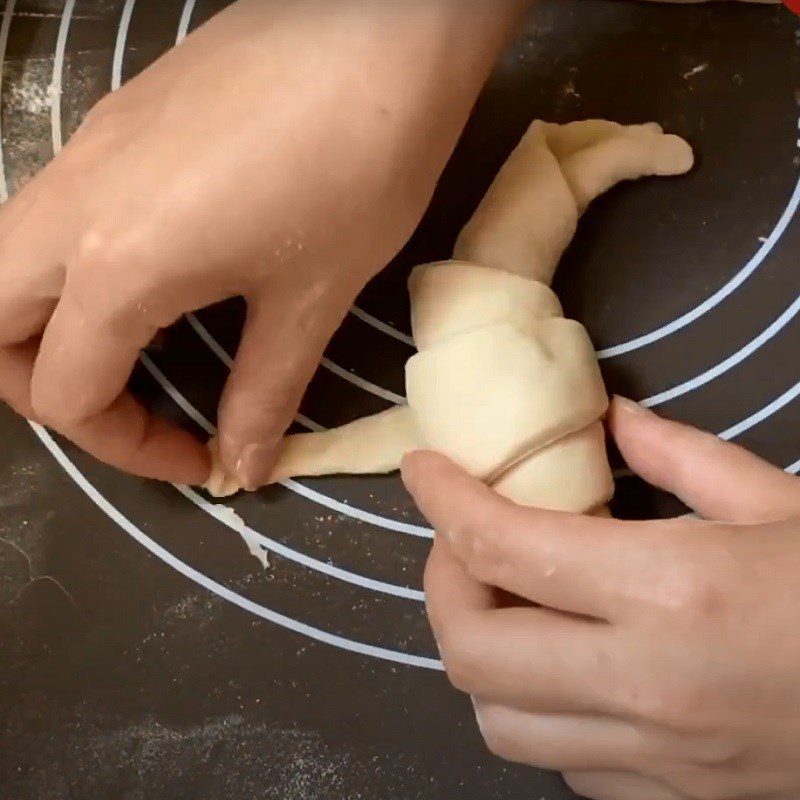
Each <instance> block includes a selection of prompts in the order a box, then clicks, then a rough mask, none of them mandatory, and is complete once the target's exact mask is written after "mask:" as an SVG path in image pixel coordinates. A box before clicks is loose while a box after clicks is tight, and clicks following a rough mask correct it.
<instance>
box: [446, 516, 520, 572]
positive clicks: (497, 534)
mask: <svg viewBox="0 0 800 800" xmlns="http://www.w3.org/2000/svg"><path fill="white" fill-rule="evenodd" d="M455 536H456V538H460V537H467V536H468V539H469V546H468V547H467V548H465V552H464V557H465V561H466V566H467V569H468V570H469V572H470V573H471V574H472V576H473V577H475V578H477V579H478V580H479V581H481V582H482V583H486V584H489V585H495V586H499V585H503V584H504V583H505V578H506V577H507V575H508V572H509V570H510V568H511V562H510V559H509V554H508V547H507V541H506V540H507V536H505V535H504V533H503V531H502V529H500V528H499V527H498V528H490V527H487V526H481V527H479V528H477V529H475V530H472V531H470V532H469V533H468V534H467V533H462V532H459V531H457V532H456V533H455Z"/></svg>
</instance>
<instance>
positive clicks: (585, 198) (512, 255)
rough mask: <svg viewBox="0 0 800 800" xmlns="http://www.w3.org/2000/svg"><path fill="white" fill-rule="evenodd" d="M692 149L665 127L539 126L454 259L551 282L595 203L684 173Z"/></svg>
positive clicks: (489, 196) (471, 224)
mask: <svg viewBox="0 0 800 800" xmlns="http://www.w3.org/2000/svg"><path fill="white" fill-rule="evenodd" d="M693 163H694V156H693V153H692V149H691V147H690V146H689V145H688V144H687V143H686V142H685V141H683V139H680V138H679V137H677V136H672V135H669V134H665V133H664V132H663V131H662V129H661V127H660V126H659V125H656V124H655V123H648V124H646V125H629V126H623V125H618V124H616V123H613V122H605V121H603V120H586V121H583V122H573V123H570V124H568V125H554V124H551V123H545V122H534V123H533V125H531V127H530V129H529V130H528V132H527V134H526V135H525V137H524V138H523V140H522V142H521V143H520V144H519V146H518V147H517V149H516V150H515V151H514V153H512V155H511V157H510V159H509V160H508V162H507V163H506V164H505V166H504V167H503V168H502V169H501V170H500V173H499V174H498V176H497V178H496V179H495V182H494V183H493V184H492V186H491V188H490V189H489V192H488V194H487V195H486V197H485V198H484V200H483V202H482V203H481V205H480V206H479V207H478V210H477V211H476V212H475V216H474V217H473V218H472V220H471V221H470V222H469V224H468V225H467V226H466V228H465V229H464V231H463V232H462V234H461V236H460V237H459V240H458V242H457V244H456V248H455V258H456V259H459V260H464V261H471V262H474V263H476V264H483V265H484V266H488V267H495V268H497V269H504V270H506V271H508V272H513V273H516V274H517V275H522V276H524V277H526V278H531V279H533V280H538V281H541V282H542V283H547V284H549V283H550V282H551V281H552V279H553V275H554V274H555V271H556V268H557V266H558V262H559V261H560V260H561V257H562V255H563V254H564V251H565V250H566V248H567V246H568V245H569V243H570V242H571V241H572V237H573V236H574V234H575V230H576V227H577V224H578V218H579V217H580V215H581V214H582V213H583V212H584V211H585V210H586V208H587V207H588V206H589V204H590V203H591V202H592V200H594V199H595V198H596V197H599V196H600V195H601V194H603V193H604V192H606V191H608V190H609V189H610V188H611V187H612V186H615V185H616V184H617V183H620V182H622V181H626V180H633V179H635V178H642V177H645V176H651V175H680V174H683V173H685V172H688V171H689V170H690V169H691V167H692V165H693Z"/></svg>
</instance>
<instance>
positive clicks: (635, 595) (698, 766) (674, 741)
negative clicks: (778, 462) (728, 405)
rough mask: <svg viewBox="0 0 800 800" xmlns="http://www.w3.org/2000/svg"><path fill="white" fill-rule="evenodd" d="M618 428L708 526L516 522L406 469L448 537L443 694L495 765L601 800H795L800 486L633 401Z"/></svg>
mask: <svg viewBox="0 0 800 800" xmlns="http://www.w3.org/2000/svg"><path fill="white" fill-rule="evenodd" d="M609 422H610V427H611V431H612V433H613V435H614V437H615V439H616V441H617V444H618V445H619V448H620V450H621V452H622V454H623V456H624V457H625V459H626V460H627V462H628V464H629V466H630V467H631V468H632V469H633V470H634V471H635V472H637V473H638V474H639V475H641V476H642V477H643V478H644V479H645V480H647V481H649V482H650V483H652V484H654V485H655V486H658V487H660V488H663V489H665V490H668V491H670V492H672V493H674V494H675V495H677V496H678V497H679V498H680V499H681V500H683V501H684V502H685V503H686V504H687V505H688V506H690V507H691V508H693V509H694V510H695V511H697V513H698V514H699V515H700V516H702V517H703V518H704V520H700V519H695V518H680V519H673V520H660V521H646V522H623V521H619V520H611V519H600V518H589V517H582V516H577V515H571V514H562V513H556V512H549V511H541V510H537V509H531V508H522V507H519V506H516V505H514V504H513V503H510V502H509V501H507V500H504V499H503V498H501V497H499V496H498V495H497V494H496V493H494V492H492V491H491V490H490V489H488V488H486V487H485V486H484V485H483V484H481V483H479V482H478V481H476V480H473V479H472V478H470V477H468V476H467V475H465V474H464V473H463V472H462V471H461V470H460V469H458V468H457V467H455V466H454V465H453V464H451V463H450V462H449V461H448V460H447V459H445V458H443V457H441V456H437V455H434V454H432V453H417V454H414V455H412V456H409V457H408V458H407V459H406V462H405V464H404V479H405V481H406V485H407V486H408V488H409V490H410V491H411V493H412V494H413V495H414V497H415V499H416V500H417V502H418V504H419V506H420V508H421V510H422V511H423V513H424V514H425V515H426V516H427V517H428V519H429V520H430V521H431V523H432V524H433V525H434V526H435V527H436V529H437V531H438V534H437V537H436V543H435V546H434V549H433V553H432V555H431V558H430V561H429V563H428V569H427V573H426V581H425V583H426V590H427V600H428V611H429V614H430V618H431V624H432V626H433V629H434V632H435V635H436V638H437V641H438V644H439V648H440V650H441V655H442V659H443V661H444V663H445V667H446V668H447V672H448V675H449V677H450V680H451V681H452V682H453V684H454V685H455V686H456V687H457V688H459V689H460V690H462V691H464V692H466V693H468V694H470V695H471V696H472V698H473V702H474V705H475V711H476V716H477V719H478V724H479V726H480V729H481V732H482V734H483V736H484V738H485V739H486V742H487V744H488V746H489V748H490V749H491V750H492V752H494V753H495V754H497V755H499V756H501V757H503V758H506V759H509V760H512V761H518V762H522V763H525V764H534V765H536V766H538V767H542V768H549V769H554V770H558V771H560V772H563V773H564V777H565V779H566V781H567V783H568V784H569V785H570V786H571V787H572V788H573V789H574V790H575V791H576V792H578V793H579V794H581V795H584V796H586V797H589V798H593V800H680V799H686V798H690V799H691V800H712V799H713V800H733V798H748V800H762V798H763V799H764V800H766V798H772V799H773V800H796V798H798V797H800V628H799V627H798V616H799V615H800V479H797V478H795V477H793V476H790V475H786V474H785V473H783V472H781V471H780V470H778V469H775V468H774V467H771V466H770V465H768V464H767V463H766V462H764V461H761V460H760V459H758V458H756V457H755V456H753V455H751V454H749V453H747V452H746V451H745V450H742V449H741V448H739V447H737V446H735V445H732V444H726V443H725V442H722V441H721V440H719V439H717V438H716V437H714V436H711V435H709V434H705V433H701V432H699V431H697V430H694V429H692V428H688V427H685V426H683V425H679V424H677V423H673V422H668V421H665V420H662V419H660V418H658V417H657V416H655V415H654V414H652V413H650V412H648V411H645V410H644V409H641V408H639V407H638V406H635V405H634V404H632V403H629V402H627V401H621V400H617V401H615V402H614V403H613V404H612V409H611V412H610V420H609ZM705 520H714V521H705ZM489 587H498V588H499V589H500V590H502V592H498V591H496V590H495V589H492V588H489ZM509 596H513V597H514V598H524V601H530V603H531V604H535V605H531V604H528V603H526V602H524V601H523V600H520V601H517V600H510V598H509Z"/></svg>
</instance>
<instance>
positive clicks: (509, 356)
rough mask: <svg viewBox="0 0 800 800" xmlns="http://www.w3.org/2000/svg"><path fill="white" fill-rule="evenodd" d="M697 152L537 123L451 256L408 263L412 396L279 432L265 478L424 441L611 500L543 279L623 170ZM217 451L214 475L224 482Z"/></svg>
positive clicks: (584, 339)
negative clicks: (357, 415) (331, 425)
mask: <svg viewBox="0 0 800 800" xmlns="http://www.w3.org/2000/svg"><path fill="white" fill-rule="evenodd" d="M693 160H694V159H693V154H692V150H691V148H690V147H689V145H688V144H687V143H686V142H684V141H683V140H682V139H680V138H678V137H676V136H671V135H667V134H664V132H663V131H662V129H661V127H660V126H658V125H656V124H647V125H633V126H622V125H619V124H617V123H614V122H606V121H603V120H587V121H583V122H575V123H570V124H568V125H555V124H550V123H546V122H541V121H537V122H534V123H533V125H531V127H530V128H529V130H528V132H527V133H526V135H525V137H524V138H523V140H522V142H521V143H520V144H519V146H518V147H517V148H516V150H515V151H514V152H513V153H512V155H511V157H510V158H509V160H508V161H507V163H506V164H505V165H504V167H503V168H502V169H501V171H500V173H499V174H498V176H497V178H496V180H495V182H494V183H493V184H492V186H491V188H490V189H489V192H488V193H487V195H486V197H485V198H484V200H483V202H482V203H481V205H480V206H479V208H478V210H477V211H476V212H475V215H474V217H473V218H472V220H471V221H470V222H469V224H468V225H467V226H466V228H465V229H464V231H463V232H462V234H461V236H460V237H459V239H458V242H457V243H456V246H455V252H454V259H453V260H452V261H447V262H442V263H437V264H428V265H424V266H421V267H417V268H416V269H415V270H414V271H413V273H412V275H411V278H410V280H409V290H410V293H411V306H412V328H413V333H414V341H415V343H416V345H417V348H418V350H419V352H418V353H417V354H416V355H415V356H414V357H413V358H411V359H410V360H409V362H408V364H407V366H406V388H407V395H408V406H405V407H398V408H394V409H391V410H389V411H386V412H384V413H382V414H378V415H376V416H373V417H367V418H365V419H361V420H357V421H356V422H353V423H351V424H349V425H345V426H343V427H341V428H337V429H335V430H330V431H325V432H323V433H309V434H298V435H293V436H287V437H286V438H285V440H284V442H283V445H282V450H281V453H280V457H279V459H278V463H277V466H276V468H275V472H274V475H273V480H275V481H277V480H283V479H286V478H288V477H293V476H300V475H306V476H311V475H328V474H334V473H353V474H359V473H360V474H364V473H384V472H391V471H393V470H395V469H397V468H398V467H399V464H400V461H401V459H402V457H403V455H404V454H405V453H407V452H409V451H411V450H415V449H419V448H429V449H433V450H438V451H440V452H442V453H444V454H445V455H447V456H449V457H450V458H451V459H453V460H454V461H455V462H457V463H458V464H460V465H461V466H462V467H463V468H464V469H466V470H467V471H468V472H470V473H471V474H472V475H474V476H475V477H478V478H480V479H481V480H483V481H485V482H486V483H488V484H490V485H492V486H493V487H494V488H495V489H496V490H497V491H498V492H500V493H501V494H503V495H505V496H506V497H508V498H510V499H512V500H514V501H515V502H517V503H520V504H523V505H533V506H539V507H543V508H550V509H555V510H563V511H575V512H587V513H606V512H605V508H604V507H605V505H606V504H607V502H608V500H609V499H610V498H611V495H612V493H613V479H612V475H611V470H610V468H609V465H608V459H607V457H606V450H605V437H604V432H603V426H602V423H601V421H600V420H601V419H602V416H603V415H604V413H605V411H606V408H607V405H608V397H607V395H606V391H605V388H604V385H603V380H602V377H601V375H600V369H599V367H598V364H597V359H596V356H595V352H594V348H593V346H592V343H591V341H590V339H589V336H588V334H587V332H586V330H585V329H584V328H583V326H582V325H580V324H579V323H577V322H574V321H572V320H567V319H564V316H563V311H562V309H561V305H560V303H559V301H558V298H557V297H556V296H555V295H554V294H553V292H552V291H551V289H550V288H549V283H550V282H551V281H552V278H553V275H554V273H555V270H556V267H557V265H558V262H559V260H560V258H561V256H562V254H563V252H564V250H565V249H566V248H567V246H568V245H569V243H570V241H571V240H572V237H573V236H574V234H575V229H576V227H577V224H578V219H579V217H580V215H581V214H582V213H583V212H584V211H585V210H586V208H587V206H588V205H589V204H590V203H591V201H592V200H593V199H594V198H596V197H597V196H599V195H600V194H602V193H603V192H605V191H606V190H608V189H609V188H611V187H612V186H614V185H615V184H617V183H619V182H620V181H624V180H630V179H634V178H640V177H643V176H648V175H678V174H682V173H685V172H687V171H688V170H689V169H691V167H692V164H693ZM213 452H214V450H213V447H212V453H213ZM215 463H216V467H215V471H214V475H213V476H212V481H211V482H210V483H209V485H208V486H207V488H208V489H209V491H211V492H212V493H213V494H217V495H218V496H222V495H225V494H230V493H232V492H233V491H235V490H236V489H237V488H238V487H237V486H236V484H235V482H232V481H230V479H228V478H226V476H225V475H224V472H223V471H222V470H220V469H219V466H218V458H217V461H216V462H215Z"/></svg>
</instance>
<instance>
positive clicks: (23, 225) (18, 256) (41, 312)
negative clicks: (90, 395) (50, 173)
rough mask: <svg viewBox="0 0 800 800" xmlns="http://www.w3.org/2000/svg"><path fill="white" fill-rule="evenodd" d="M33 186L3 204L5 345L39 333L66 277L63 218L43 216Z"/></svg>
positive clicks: (0, 337) (0, 323) (0, 333)
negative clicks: (61, 250)
mask: <svg viewBox="0 0 800 800" xmlns="http://www.w3.org/2000/svg"><path fill="white" fill-rule="evenodd" d="M33 189H34V187H33V186H29V187H26V189H25V190H23V192H22V193H21V194H20V195H17V196H16V197H14V198H13V199H12V200H9V201H7V202H6V203H4V204H3V207H2V209H0V345H4V344H19V343H20V342H24V341H26V340H28V339H30V338H31V337H33V336H37V335H39V334H40V333H41V332H42V330H43V329H44V327H45V325H46V324H47V321H48V319H49V318H50V315H51V314H52V312H53V309H54V308H55V305H56V302H57V300H58V297H59V295H60V294H61V290H62V287H63V283H64V268H63V266H61V264H60V263H59V261H58V258H57V256H56V253H57V252H58V250H57V246H58V243H59V241H60V236H59V230H60V224H59V221H60V219H61V218H59V220H53V219H51V218H50V217H48V218H47V220H46V221H42V220H41V219H39V216H40V215H39V214H38V213H37V212H38V209H39V208H40V207H41V204H39V203H37V202H36V194H35V192H34V191H33ZM29 190H31V191H29Z"/></svg>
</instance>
